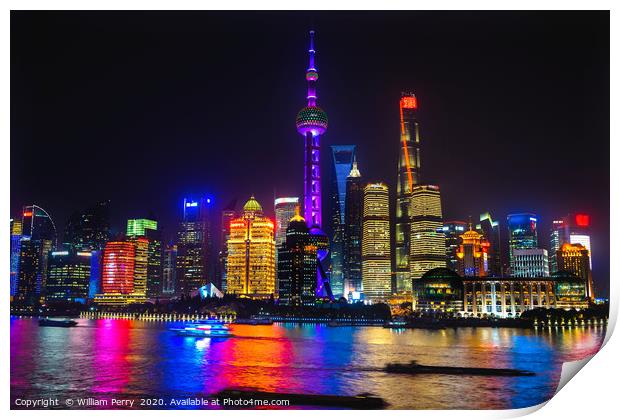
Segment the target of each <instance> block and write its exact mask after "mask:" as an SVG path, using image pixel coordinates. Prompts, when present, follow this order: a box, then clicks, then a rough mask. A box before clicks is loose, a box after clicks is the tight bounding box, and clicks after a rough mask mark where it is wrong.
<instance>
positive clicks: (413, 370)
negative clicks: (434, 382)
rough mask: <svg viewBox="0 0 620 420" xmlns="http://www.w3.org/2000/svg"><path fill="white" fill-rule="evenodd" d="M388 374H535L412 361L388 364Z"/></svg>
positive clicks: (515, 370) (523, 371)
mask: <svg viewBox="0 0 620 420" xmlns="http://www.w3.org/2000/svg"><path fill="white" fill-rule="evenodd" d="M384 370H385V371H386V372H388V373H406V374H412V375H415V374H427V373H430V374H439V375H482V376H534V373H533V372H529V371H527V370H519V369H497V368H483V367H461V366H427V365H421V364H419V363H417V362H416V361H415V360H412V361H411V362H409V363H388V364H387V365H386V366H385V369H384Z"/></svg>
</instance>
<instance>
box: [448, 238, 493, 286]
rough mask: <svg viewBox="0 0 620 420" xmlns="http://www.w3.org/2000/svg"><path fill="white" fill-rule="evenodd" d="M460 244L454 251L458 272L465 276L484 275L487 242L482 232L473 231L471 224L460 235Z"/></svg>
mask: <svg viewBox="0 0 620 420" xmlns="http://www.w3.org/2000/svg"><path fill="white" fill-rule="evenodd" d="M460 238H461V245H460V246H459V248H458V251H457V253H456V256H457V259H458V264H457V267H458V270H457V271H458V273H459V274H460V275H461V276H465V277H473V276H475V277H484V276H486V275H487V273H488V271H489V270H488V261H489V260H488V256H489V253H488V250H489V243H488V242H486V241H485V240H484V239H483V236H482V234H480V233H478V232H476V231H474V230H473V229H472V228H471V226H470V228H469V230H468V231H467V232H465V233H463V234H462V235H460Z"/></svg>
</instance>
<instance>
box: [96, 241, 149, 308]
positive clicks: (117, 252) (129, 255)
mask: <svg viewBox="0 0 620 420" xmlns="http://www.w3.org/2000/svg"><path fill="white" fill-rule="evenodd" d="M147 256H148V241H147V240H146V239H142V238H139V239H136V240H132V241H129V240H127V241H110V242H108V243H107V244H106V246H105V249H104V250H103V264H102V265H103V267H102V273H101V277H102V282H101V289H102V290H101V291H102V293H101V294H97V295H95V302H96V303H99V304H103V305H126V304H129V303H139V302H144V300H145V298H146V273H147Z"/></svg>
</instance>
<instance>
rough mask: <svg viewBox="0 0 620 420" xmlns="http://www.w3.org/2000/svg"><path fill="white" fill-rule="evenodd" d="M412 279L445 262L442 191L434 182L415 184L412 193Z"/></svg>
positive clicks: (410, 259) (443, 264) (442, 265)
mask: <svg viewBox="0 0 620 420" xmlns="http://www.w3.org/2000/svg"><path fill="white" fill-rule="evenodd" d="M410 212H411V253H410V257H409V262H410V267H411V279H412V280H413V281H414V282H415V281H416V279H419V278H420V277H422V275H423V274H424V273H426V272H427V271H429V270H431V269H433V268H438V267H445V266H446V238H445V235H444V234H443V216H442V212H441V193H440V191H439V187H438V186H436V185H416V186H414V187H413V191H412V193H411V209H410Z"/></svg>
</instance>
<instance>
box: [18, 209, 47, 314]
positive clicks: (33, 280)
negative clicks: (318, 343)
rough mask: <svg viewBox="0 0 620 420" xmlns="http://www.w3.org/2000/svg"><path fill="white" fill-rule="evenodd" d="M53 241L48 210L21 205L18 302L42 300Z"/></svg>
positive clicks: (25, 302) (29, 302)
mask: <svg viewBox="0 0 620 420" xmlns="http://www.w3.org/2000/svg"><path fill="white" fill-rule="evenodd" d="M56 241H57V233H56V225H55V224H54V221H53V220H52V218H51V216H50V215H49V213H47V212H46V211H45V210H44V209H43V208H41V207H39V206H37V205H35V204H33V205H30V206H24V207H23V211H22V237H21V240H20V246H19V247H20V252H19V273H18V276H17V288H16V289H17V299H18V300H19V301H20V303H23V304H26V305H34V304H36V303H39V302H41V301H42V300H44V297H45V296H44V292H45V284H46V282H47V268H48V258H49V253H50V251H54V250H55V249H56Z"/></svg>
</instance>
